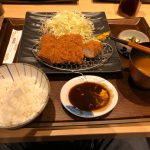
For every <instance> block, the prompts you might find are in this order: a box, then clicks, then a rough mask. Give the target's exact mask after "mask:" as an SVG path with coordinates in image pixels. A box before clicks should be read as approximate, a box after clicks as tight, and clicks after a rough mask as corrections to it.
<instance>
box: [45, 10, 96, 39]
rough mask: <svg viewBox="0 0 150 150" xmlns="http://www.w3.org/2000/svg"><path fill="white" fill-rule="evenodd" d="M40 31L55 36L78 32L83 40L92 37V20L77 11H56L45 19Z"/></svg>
mask: <svg viewBox="0 0 150 150" xmlns="http://www.w3.org/2000/svg"><path fill="white" fill-rule="evenodd" d="M42 31H43V33H44V34H46V33H50V34H53V35H55V36H62V35H65V34H80V35H81V36H82V37H83V40H84V41H88V40H91V39H93V38H94V37H93V31H94V25H93V23H92V21H91V20H90V19H89V18H87V17H85V15H84V14H82V13H80V12H77V11H71V12H70V11H64V12H57V13H56V15H54V16H53V17H51V18H48V19H46V21H45V22H44V23H43V25H42Z"/></svg>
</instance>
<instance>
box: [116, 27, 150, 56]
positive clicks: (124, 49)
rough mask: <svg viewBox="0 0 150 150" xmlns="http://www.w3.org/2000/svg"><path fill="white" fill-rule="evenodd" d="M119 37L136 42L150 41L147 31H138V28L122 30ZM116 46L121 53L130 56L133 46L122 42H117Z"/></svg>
mask: <svg viewBox="0 0 150 150" xmlns="http://www.w3.org/2000/svg"><path fill="white" fill-rule="evenodd" d="M118 38H119V39H123V40H128V41H132V42H135V43H142V42H149V38H148V36H147V35H146V34H145V33H143V32H141V31H138V30H133V29H128V30H123V31H121V32H120V33H119V35H118ZM116 46H117V50H118V52H119V53H120V54H122V55H123V56H125V57H127V58H128V57H129V53H130V51H131V49H132V48H131V47H129V46H127V45H124V44H121V43H117V44H116Z"/></svg>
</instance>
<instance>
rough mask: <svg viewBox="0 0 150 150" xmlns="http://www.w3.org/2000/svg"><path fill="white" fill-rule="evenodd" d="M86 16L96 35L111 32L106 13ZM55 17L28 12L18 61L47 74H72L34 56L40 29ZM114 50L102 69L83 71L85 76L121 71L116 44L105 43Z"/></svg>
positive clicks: (51, 14)
mask: <svg viewBox="0 0 150 150" xmlns="http://www.w3.org/2000/svg"><path fill="white" fill-rule="evenodd" d="M84 14H85V15H87V16H88V17H90V18H91V19H92V20H97V21H93V24H94V26H95V34H101V33H104V32H107V31H110V28H109V25H108V21H107V19H106V16H105V13H104V12H84ZM53 15H54V12H53V13H48V12H27V13H26V17H25V24H24V28H23V33H22V38H21V41H20V47H19V49H18V56H17V61H18V62H23V63H30V64H33V65H35V66H37V67H39V68H41V69H42V70H43V71H44V72H45V73H47V74H72V72H71V71H70V70H68V71H62V70H58V69H53V68H51V67H48V66H46V65H43V64H42V63H41V62H39V61H38V60H37V59H36V58H35V57H34V55H33V53H32V49H33V47H34V46H35V45H36V44H37V41H39V38H40V37H41V32H40V27H41V24H42V22H43V20H45V19H46V18H48V17H51V16H53ZM105 42H106V43H108V44H109V45H111V47H112V48H113V54H112V56H111V58H110V59H109V60H108V61H107V62H106V63H104V65H103V66H101V67H96V68H92V69H89V70H83V71H81V72H82V73H84V74H88V73H90V74H92V73H114V72H120V71H121V63H120V58H119V55H118V52H117V49H116V46H115V42H114V41H112V40H110V39H108V40H106V41H105Z"/></svg>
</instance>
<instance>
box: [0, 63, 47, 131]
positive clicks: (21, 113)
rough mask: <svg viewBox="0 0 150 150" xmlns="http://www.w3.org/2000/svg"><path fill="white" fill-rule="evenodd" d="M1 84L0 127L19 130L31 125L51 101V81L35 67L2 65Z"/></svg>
mask: <svg viewBox="0 0 150 150" xmlns="http://www.w3.org/2000/svg"><path fill="white" fill-rule="evenodd" d="M0 83H1V84H0V128H7V129H11V128H19V127H22V126H24V125H26V124H28V123H30V122H31V121H33V120H34V119H35V118H36V117H37V116H39V114H40V113H41V112H42V111H43V110H44V108H45V106H46V105H47V103H48V101H49V94H50V83H49V80H48V78H47V76H46V75H45V73H44V72H43V71H42V70H40V69H39V68H37V67H35V66H33V65H30V64H24V63H13V64H8V65H2V66H0Z"/></svg>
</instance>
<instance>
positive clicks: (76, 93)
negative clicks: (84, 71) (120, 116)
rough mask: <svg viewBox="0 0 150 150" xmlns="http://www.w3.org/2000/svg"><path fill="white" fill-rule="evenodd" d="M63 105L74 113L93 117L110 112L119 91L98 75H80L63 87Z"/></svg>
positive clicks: (115, 102)
mask: <svg viewBox="0 0 150 150" xmlns="http://www.w3.org/2000/svg"><path fill="white" fill-rule="evenodd" d="M60 98H61V102H62V104H63V106H64V107H65V108H66V109H67V110H68V111H69V112H71V113H72V114H74V115H76V116H79V117H83V118H93V117H98V116H101V115H104V114H106V113H108V112H110V111H111V110H112V109H113V108H114V107H115V106H116V104H117V101H118V93H117V91H116V89H115V87H114V86H113V85H112V84H111V83H110V82H109V81H107V80H105V79H103V78H101V77H98V76H91V75H85V76H79V77H75V78H73V79H71V80H69V81H68V82H67V83H66V84H65V85H64V86H63V87H62V89H61V93H60Z"/></svg>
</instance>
